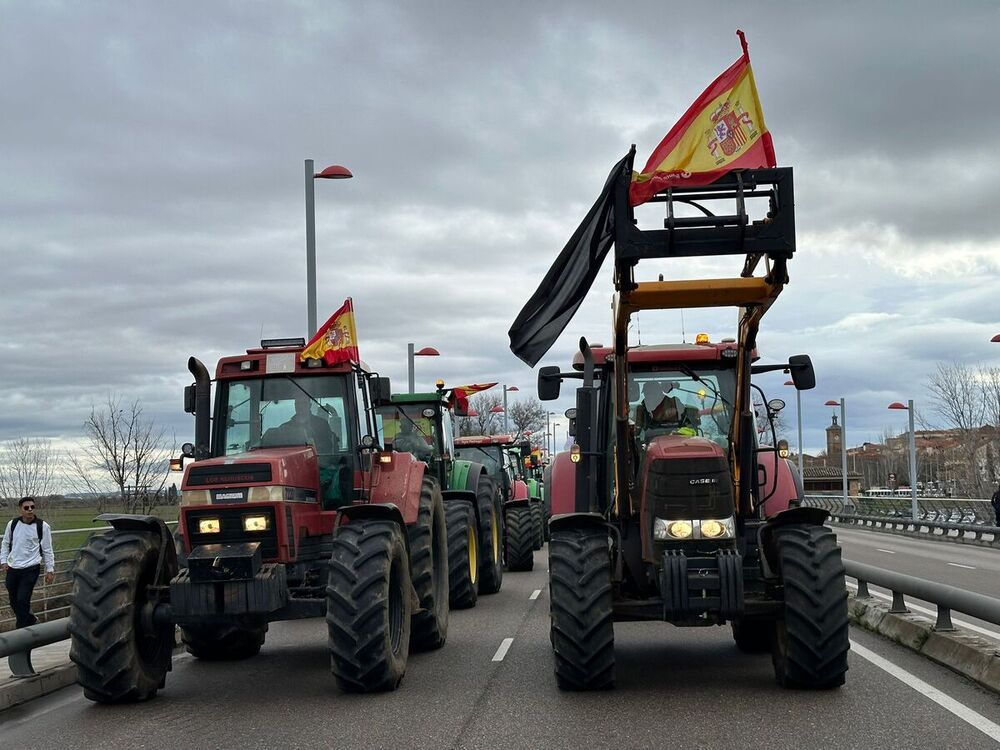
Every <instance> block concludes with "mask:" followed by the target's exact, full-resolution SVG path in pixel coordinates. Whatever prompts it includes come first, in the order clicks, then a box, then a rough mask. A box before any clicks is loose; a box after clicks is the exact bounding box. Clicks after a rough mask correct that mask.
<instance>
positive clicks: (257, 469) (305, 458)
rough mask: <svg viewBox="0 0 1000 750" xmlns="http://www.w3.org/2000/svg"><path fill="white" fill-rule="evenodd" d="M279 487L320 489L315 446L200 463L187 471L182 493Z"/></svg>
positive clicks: (262, 451)
mask: <svg viewBox="0 0 1000 750" xmlns="http://www.w3.org/2000/svg"><path fill="white" fill-rule="evenodd" d="M261 485H278V486H284V487H298V488H302V489H307V490H312V491H313V492H314V493H315V492H316V491H318V489H319V463H318V461H317V459H316V451H315V450H314V449H313V448H312V446H308V445H305V446H294V447H290V448H261V449H260V450H254V451H249V452H247V453H237V454H234V455H231V456H220V457H218V458H209V459H205V460H204V461H197V462H195V463H193V464H190V465H189V466H188V467H187V468H186V469H185V471H184V480H183V482H182V483H181V490H182V491H185V492H191V493H192V494H194V493H193V492H192V491H196V490H209V491H213V492H214V491H215V490H221V489H223V488H231V487H254V486H261Z"/></svg>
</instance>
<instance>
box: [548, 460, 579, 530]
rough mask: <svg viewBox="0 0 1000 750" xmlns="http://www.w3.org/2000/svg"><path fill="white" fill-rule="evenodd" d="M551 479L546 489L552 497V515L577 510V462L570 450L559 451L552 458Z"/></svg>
mask: <svg viewBox="0 0 1000 750" xmlns="http://www.w3.org/2000/svg"><path fill="white" fill-rule="evenodd" d="M551 468H552V472H551V479H550V480H549V484H548V486H547V487H546V488H545V491H546V492H548V493H549V496H550V497H551V498H552V515H553V516H559V515H563V514H566V513H573V512H574V511H576V464H575V463H573V460H572V459H571V458H570V454H569V451H564V452H562V453H557V454H556V455H555V458H553V459H552V467H551Z"/></svg>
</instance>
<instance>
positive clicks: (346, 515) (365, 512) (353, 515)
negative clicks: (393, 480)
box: [333, 503, 410, 558]
mask: <svg viewBox="0 0 1000 750" xmlns="http://www.w3.org/2000/svg"><path fill="white" fill-rule="evenodd" d="M372 518H374V519H377V520H379V521H392V522H393V523H395V524H397V525H398V526H399V530H400V531H401V532H402V534H403V543H404V544H406V557H407V558H409V557H410V535H409V534H407V533H406V522H405V521H404V520H403V514H402V513H400V511H399V508H397V507H396V506H395V505H393V504H392V503H367V504H364V505H346V506H344V507H343V508H339V509H338V510H337V515H336V517H335V518H334V521H333V533H334V534H336V533H337V529H339V528H340V527H341V525H343V524H344V523H350V522H351V521H362V520H366V519H372Z"/></svg>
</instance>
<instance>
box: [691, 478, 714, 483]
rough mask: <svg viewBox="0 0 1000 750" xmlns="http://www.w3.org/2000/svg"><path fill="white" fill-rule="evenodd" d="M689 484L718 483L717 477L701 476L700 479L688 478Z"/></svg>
mask: <svg viewBox="0 0 1000 750" xmlns="http://www.w3.org/2000/svg"><path fill="white" fill-rule="evenodd" d="M689 483H690V484H718V483H719V479H718V477H701V478H700V479H691V480H689Z"/></svg>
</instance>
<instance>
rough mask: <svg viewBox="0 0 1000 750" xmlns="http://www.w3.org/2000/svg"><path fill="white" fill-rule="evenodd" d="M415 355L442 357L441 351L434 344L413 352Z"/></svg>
mask: <svg viewBox="0 0 1000 750" xmlns="http://www.w3.org/2000/svg"><path fill="white" fill-rule="evenodd" d="M413 356H414V357H440V356H441V352H439V351H438V350H437V349H435V348H434V347H433V346H425V347H424V348H423V349H421V350H420V351H419V352H414V353H413Z"/></svg>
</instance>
